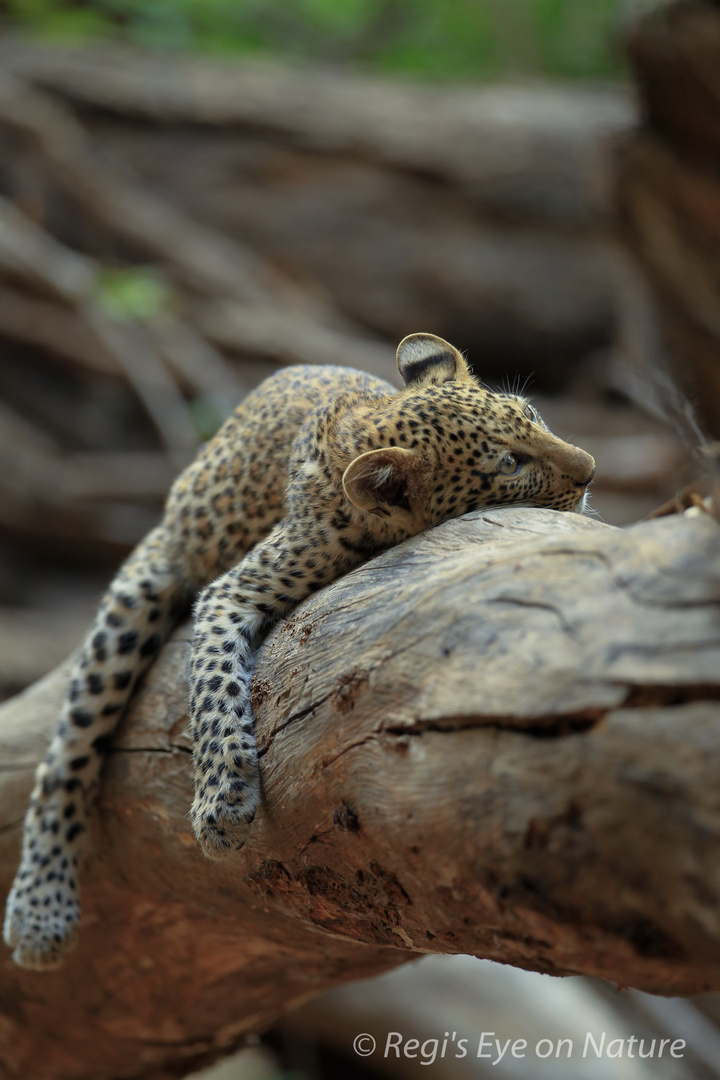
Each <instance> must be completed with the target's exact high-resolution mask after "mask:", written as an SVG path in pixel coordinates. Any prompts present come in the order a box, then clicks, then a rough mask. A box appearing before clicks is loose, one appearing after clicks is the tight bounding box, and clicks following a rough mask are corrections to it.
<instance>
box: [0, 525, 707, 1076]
mask: <svg viewBox="0 0 720 1080" xmlns="http://www.w3.org/2000/svg"><path fill="white" fill-rule="evenodd" d="M719 615H720V529H718V525H717V523H716V522H715V521H714V519H712V518H710V517H709V516H707V515H699V516H696V517H694V518H690V517H687V516H684V517H671V518H664V519H660V520H656V521H652V522H648V523H645V524H641V525H638V526H635V527H633V528H631V529H629V530H627V531H621V530H617V529H614V528H611V527H609V526H605V525H601V524H598V523H597V522H594V521H591V520H588V519H585V518H580V517H576V516H575V515H572V514H558V513H555V512H553V511H543V510H532V509H520V510H512V509H505V510H497V511H484V512H478V513H476V514H474V515H470V516H468V517H466V518H464V519H461V520H457V521H451V522H447V523H445V524H444V525H442V526H439V527H437V528H435V529H433V530H431V531H429V532H427V533H426V534H424V535H422V536H420V537H417V538H416V539H414V540H413V541H411V542H408V543H406V544H404V545H401V546H400V547H398V548H396V549H394V550H392V551H390V552H388V553H387V554H385V555H383V556H381V557H380V558H378V559H376V560H374V561H373V562H371V563H369V564H367V565H366V566H364V567H362V568H360V569H358V570H356V571H355V572H354V573H352V574H349V575H348V576H347V577H345V578H343V579H342V580H341V581H339V582H337V583H336V584H335V585H333V586H332V587H331V588H329V589H327V590H325V591H323V592H322V593H321V594H319V595H318V596H316V597H314V598H313V599H311V600H310V601H308V602H307V603H305V604H304V605H302V606H301V607H300V608H299V609H298V610H297V611H296V612H295V613H294V614H293V615H292V616H291V617H290V618H289V619H288V620H286V621H285V622H283V623H282V624H281V625H280V626H279V627H278V628H277V629H276V631H275V632H274V633H273V635H272V636H271V638H270V639H269V640H268V642H267V643H266V645H265V646H264V648H263V651H262V655H261V660H260V664H259V668H258V674H257V677H256V680H255V687H254V703H255V708H256V712H257V726H258V735H259V746H260V751H261V755H262V775H263V784H264V798H265V802H264V807H263V811H262V813H261V814H260V815H259V818H258V820H257V822H256V825H255V828H254V832H253V836H252V839H251V841H250V842H249V843H248V844H247V845H246V847H245V849H243V851H242V852H240V853H238V854H237V856H236V857H234V858H233V859H231V860H230V861H229V862H227V863H224V864H222V865H214V864H211V863H209V862H207V861H205V860H204V859H203V858H202V856H201V854H200V852H199V850H198V848H197V846H196V844H195V842H194V840H193V837H192V834H191V831H190V825H189V821H188V817H187V810H188V806H189V803H190V787H191V778H190V761H189V743H188V737H187V734H186V717H185V681H184V669H185V662H186V654H187V640H188V628H187V627H184V628H181V629H180V630H179V631H178V632H177V634H176V635H175V637H174V638H173V640H172V641H171V642H170V644H169V645H168V646H167V647H166V648H165V650H164V652H163V653H162V655H161V657H160V658H159V660H158V662H157V663H156V665H155V667H154V668H153V669H152V672H151V674H150V677H149V678H148V679H147V680H146V682H145V684H144V686H143V687H142V688H141V690H140V692H139V693H138V695H137V698H136V700H135V703H134V706H133V708H132V710H131V714H130V715H129V716H128V717H127V719H126V721H125V722H124V723H123V725H122V728H121V731H120V733H119V735H118V737H117V740H116V743H115V746H114V750H113V752H112V754H111V755H110V760H109V762H108V767H107V770H106V774H105V777H104V781H103V786H102V791H101V793H100V798H99V805H98V813H97V814H96V816H95V820H94V827H93V829H92V833H91V836H90V840H89V851H88V858H87V863H86V866H85V869H84V875H83V881H84V897H83V899H84V907H85V920H84V926H83V931H82V935H81V940H80V944H79V947H78V949H77V951H76V952H75V953H74V954H73V955H72V956H71V957H70V958H69V959H68V961H67V962H66V964H65V966H64V967H63V968H62V969H61V970H60V971H58V972H56V973H53V974H47V975H38V974H35V973H29V972H23V971H20V970H18V969H15V968H14V967H13V965H12V963H11V961H10V957H9V953H5V955H4V956H3V959H2V964H3V978H2V984H1V987H0V1040H1V1043H0V1045H1V1047H2V1049H1V1051H0V1076H2V1077H19V1076H23V1077H27V1076H34V1077H41V1076H42V1077H52V1078H53V1080H70V1078H73V1080H76V1078H78V1080H79V1078H92V1080H104V1078H113V1077H118V1076H130V1075H132V1076H136V1075H143V1074H145V1075H148V1076H152V1077H154V1078H159V1077H170V1076H179V1075H184V1073H186V1072H188V1071H189V1070H190V1067H191V1066H192V1065H196V1064H198V1063H200V1062H202V1061H203V1060H209V1059H211V1058H212V1057H214V1056H216V1055H218V1054H221V1053H223V1052H225V1051H226V1050H227V1049H229V1048H231V1047H232V1046H234V1045H236V1044H237V1043H238V1042H239V1041H241V1039H242V1036H243V1033H245V1032H248V1031H253V1030H258V1029H262V1028H264V1027H266V1026H267V1025H268V1024H269V1023H270V1022H271V1021H272V1020H273V1019H274V1018H276V1017H277V1016H279V1015H280V1014H282V1013H283V1012H285V1011H287V1010H288V1009H290V1008H291V1007H292V1006H293V1005H295V1004H296V1003H298V1002H300V1001H302V1000H304V999H307V998H309V997H311V996H313V995H315V994H318V993H320V992H321V991H322V990H324V989H327V988H328V987H331V986H333V985H336V984H338V983H341V982H346V981H349V980H352V979H355V978H358V977H362V976H369V975H372V974H374V973H376V972H379V971H382V970H385V969H388V968H391V967H393V966H395V965H397V964H400V963H403V962H404V961H406V960H408V959H411V958H413V957H416V956H417V955H418V954H420V953H423V952H437V953H471V954H475V955H477V956H483V957H489V958H492V959H496V960H501V961H504V962H507V963H512V964H516V965H518V966H520V967H526V968H534V969H536V970H540V971H546V972H551V973H554V974H564V973H569V972H573V973H586V974H594V975H601V976H604V977H606V978H609V979H611V980H614V981H615V982H618V983H620V984H623V985H634V986H637V987H640V988H643V989H647V990H652V991H657V992H663V993H690V992H697V991H703V990H720V916H719V915H718V911H720V871H719V870H718V861H717V847H718V838H719V837H720V700H719V699H720V675H719V674H718V673H719V672H720V634H719V632H718V627H719V625H720V622H719ZM63 682H64V672H63V670H62V669H60V670H58V671H57V672H55V673H54V674H53V675H51V676H49V677H48V678H47V679H46V680H44V681H43V682H42V683H40V684H38V685H37V686H35V687H34V688H32V689H31V690H30V691H28V692H27V693H26V694H24V695H22V696H21V697H19V698H17V699H15V700H14V701H12V702H9V703H8V704H6V705H5V706H3V708H2V710H1V711H0V760H1V761H2V773H1V774H0V781H1V784H0V869H1V877H2V883H3V885H8V884H9V882H10V879H11V876H12V873H13V871H14V868H15V862H16V858H17V852H18V846H19V839H20V826H21V820H22V815H23V810H24V805H25V800H26V798H27V794H28V791H29V789H30V785H31V778H32V772H33V770H34V767H35V765H36V763H37V761H38V760H39V758H40V757H41V755H42V753H43V751H44V746H45V743H46V741H47V739H48V736H49V733H50V730H51V728H52V726H53V724H54V716H55V713H56V710H57V704H58V700H59V697H60V695H61V693H62V690H63Z"/></svg>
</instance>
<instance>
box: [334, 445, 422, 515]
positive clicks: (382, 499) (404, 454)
mask: <svg viewBox="0 0 720 1080" xmlns="http://www.w3.org/2000/svg"><path fill="white" fill-rule="evenodd" d="M416 468H417V465H416V462H415V455H414V454H413V452H412V451H411V450H404V449H403V448H402V447H400V446H388V447H382V448H381V449H379V450H368V451H367V453H365V454H361V455H360V457H356V458H355V460H354V461H351V462H350V464H349V465H348V467H347V469H346V470H345V472H344V473H343V478H342V482H343V488H344V490H345V494H346V495H347V497H348V499H349V500H350V502H351V503H353V504H354V505H355V506H357V507H359V509H360V510H367V511H368V512H369V513H370V514H377V515H378V517H390V516H391V515H392V513H393V511H394V510H408V511H409V510H410V498H409V494H408V492H409V487H410V478H411V476H412V474H413V472H414V470H415V469H416Z"/></svg>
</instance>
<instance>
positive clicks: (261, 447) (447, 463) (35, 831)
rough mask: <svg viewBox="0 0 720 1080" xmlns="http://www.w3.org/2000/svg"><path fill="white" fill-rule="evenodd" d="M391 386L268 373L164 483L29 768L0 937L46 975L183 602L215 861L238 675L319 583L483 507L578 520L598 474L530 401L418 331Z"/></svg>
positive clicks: (239, 754)
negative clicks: (570, 515)
mask: <svg viewBox="0 0 720 1080" xmlns="http://www.w3.org/2000/svg"><path fill="white" fill-rule="evenodd" d="M397 365H398V369H399V372H400V375H401V377H402V380H403V384H404V385H403V388H402V389H400V390H396V389H395V388H393V387H392V386H390V385H389V384H388V383H385V382H383V381H382V380H380V379H377V378H374V377H372V376H370V375H365V374H362V373H361V372H358V371H352V370H351V369H349V368H342V367H291V368H286V369H285V370H282V371H280V372H278V373H277V374H276V375H273V376H272V377H271V378H269V379H267V380H266V381H265V382H264V383H262V385H261V386H259V387H258V388H257V389H256V390H254V391H253V392H252V393H251V394H249V395H248V397H247V398H246V399H245V401H244V402H243V403H242V404H241V405H240V406H239V407H238V408H237V409H236V410H235V412H234V413H233V414H232V416H230V418H229V419H228V420H227V421H226V423H225V424H224V425H223V427H222V428H221V429H220V431H219V432H218V434H217V435H216V436H215V438H214V439H213V440H212V441H211V442H209V443H208V444H207V445H206V446H205V447H204V448H203V449H202V451H201V452H200V454H199V456H198V458H197V459H196V461H194V462H193V464H192V465H190V466H189V467H188V468H187V469H186V470H185V472H183V473H182V475H181V476H180V477H179V478H178V479H177V480H176V481H175V484H174V485H173V487H172V489H171V491H170V495H169V497H168V500H167V504H166V507H165V514H164V517H163V520H162V523H161V524H160V525H158V527H157V528H155V529H153V531H152V532H151V533H150V534H149V535H148V536H147V537H146V538H145V540H143V541H142V543H140V544H139V545H138V547H137V548H136V550H135V551H134V552H133V553H132V555H130V557H129V558H128V560H127V561H126V562H125V564H124V565H123V567H122V568H121V569H120V571H119V573H118V575H117V577H116V578H115V579H114V581H113V582H112V583H111V584H110V586H109V588H108V591H107V592H106V594H105V596H104V597H103V599H102V601H101V603H100V607H99V609H98V612H97V615H96V617H95V621H94V623H93V625H92V628H91V629H90V632H89V633H88V636H87V638H86V640H85V642H84V644H83V646H82V647H81V649H80V651H79V653H78V655H77V657H76V660H75V663H74V667H73V669H72V672H71V675H70V679H69V682H68V687H67V692H66V695H65V700H64V703H63V706H62V711H61V715H60V718H59V722H58V726H57V730H56V732H55V736H54V738H53V740H52V742H51V744H50V748H49V751H48V753H47V756H46V757H45V759H44V761H43V762H42V764H41V765H40V766H39V768H38V770H37V776H36V781H35V787H34V789H33V792H32V796H31V800H30V808H29V810H28V812H27V816H26V818H25V826H24V835H23V846H22V857H21V863H20V869H19V870H18V873H17V877H16V879H15V882H14V884H13V887H12V891H11V893H10V896H9V898H8V902H7V914H6V919H5V931H4V936H5V941H6V942H7V943H8V945H10V947H11V948H13V949H14V950H15V951H14V954H13V955H14V959H15V961H16V962H17V963H18V964H21V965H23V966H25V967H29V968H38V969H42V968H48V967H52V966H55V965H57V964H58V963H59V962H60V961H61V959H62V956H63V954H64V953H65V952H66V951H67V950H68V949H69V948H70V947H71V946H72V945H73V944H74V941H75V936H76V932H77V926H78V922H79V918H80V908H79V892H78V884H77V862H78V852H79V847H80V843H81V841H82V838H83V834H84V832H85V830H86V827H87V816H88V809H89V805H90V803H91V801H92V797H93V794H94V791H95V790H96V788H97V783H98V776H99V771H100V765H101V762H102V755H103V751H104V749H105V748H106V747H107V745H108V740H109V739H110V738H111V736H112V733H113V731H114V730H115V728H116V726H117V723H118V721H119V719H120V717H121V715H122V713H123V711H124V709H125V707H126V705H127V702H128V700H129V698H130V695H131V694H132V691H133V689H134V687H135V686H136V685H137V682H138V680H139V679H140V678H141V677H142V675H143V673H144V672H145V671H146V670H147V668H148V667H149V665H150V664H151V663H152V661H153V659H154V657H155V656H156V654H157V652H158V650H159V649H160V647H161V646H162V644H163V642H164V641H165V640H166V639H167V637H168V635H169V634H170V632H171V630H172V629H173V627H174V626H175V625H176V624H177V623H178V621H179V620H180V619H181V618H182V617H183V616H184V615H185V614H186V613H187V611H188V610H189V608H190V606H191V604H192V603H193V600H194V599H195V598H196V601H195V624H194V635H193V641H192V649H191V658H190V673H189V681H190V707H189V716H190V729H191V733H192V739H193V762H194V780H195V799H194V802H193V805H192V811H191V816H192V824H193V829H194V831H195V835H196V836H197V839H198V841H199V842H200V845H201V847H202V849H203V851H204V852H205V854H206V855H208V856H209V857H210V858H213V859H217V858H222V857H224V856H226V855H229V854H231V853H232V852H234V851H236V850H237V849H238V848H240V847H242V845H243V843H244V842H245V838H246V837H247V835H248V830H249V829H250V824H251V822H252V820H253V817H254V815H255V812H256V810H257V807H258V803H259V799H260V776H259V771H258V763H257V754H256V749H255V736H254V731H253V716H252V710H251V705H250V681H251V678H252V673H253V665H254V659H255V653H256V650H257V648H258V644H259V642H260V640H261V638H262V635H263V634H264V633H266V632H267V630H268V628H269V627H270V626H271V625H272V624H273V623H274V622H276V621H277V620H278V619H280V618H281V617H282V616H283V615H285V614H286V613H287V612H288V611H289V610H290V609H291V608H292V607H294V606H295V605H296V604H298V603H299V602H300V601H301V600H302V599H303V598H305V597H307V596H308V595H309V594H310V593H312V592H313V591H315V590H316V589H320V588H322V587H323V586H324V585H327V584H328V583H329V582H331V581H333V580H335V579H336V578H337V577H339V576H340V575H341V574H345V573H347V571H348V570H350V569H352V568H353V567H355V566H358V565H359V564H360V563H362V562H364V561H365V560H367V559H370V558H371V557H372V556H373V555H375V554H377V553H378V552H381V551H383V550H385V549H386V548H388V547H391V546H392V545H393V544H397V543H399V542H400V541H401V540H405V539H406V538H407V537H410V536H413V535H415V534H416V533H419V532H421V531H422V530H423V529H426V528H427V527H428V526H430V525H432V524H434V523H436V522H438V521H441V520H443V519H444V518H449V517H457V516H459V515H461V514H465V513H467V512H468V511H470V510H475V509H477V508H478V507H481V506H488V505H493V506H497V505H500V504H523V505H526V506H545V507H554V508H555V509H557V510H571V511H572V510H574V511H582V509H583V508H584V505H585V497H586V490H587V486H588V484H589V483H590V481H591V480H592V478H593V476H594V473H595V462H594V461H593V459H592V458H591V457H590V455H589V454H586V453H585V452H584V451H583V450H579V449H578V448H577V447H575V446H571V445H570V444H568V443H566V442H563V441H562V440H561V439H558V438H557V437H556V436H555V435H553V434H551V432H550V431H548V429H547V427H546V425H545V424H544V423H543V421H542V419H541V418H540V416H539V415H538V414H537V412H536V411H535V410H534V409H533V407H532V406H531V405H530V404H529V403H528V402H527V400H526V399H524V398H522V397H519V396H517V395H514V394H506V393H494V392H492V391H491V390H489V389H487V388H486V387H484V386H482V384H481V383H480V381H479V380H478V379H476V378H474V377H473V375H472V373H471V371H470V369H469V367H468V365H467V364H466V362H465V360H464V358H463V356H462V355H461V354H460V353H459V352H458V351H457V349H455V348H453V346H452V345H449V344H448V343H447V342H446V341H443V340H442V339H441V338H437V337H434V336H433V335H432V334H412V335H410V336H409V337H406V338H405V339H404V340H403V341H401V343H400V345H399V347H398V350H397Z"/></svg>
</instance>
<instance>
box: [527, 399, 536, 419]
mask: <svg viewBox="0 0 720 1080" xmlns="http://www.w3.org/2000/svg"><path fill="white" fill-rule="evenodd" d="M525 415H526V416H527V418H528V420H537V418H538V414H537V409H535V408H533V406H532V405H530V404H529V403H528V404H527V405H526V406H525Z"/></svg>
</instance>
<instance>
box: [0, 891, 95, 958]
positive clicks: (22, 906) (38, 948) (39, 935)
mask: <svg viewBox="0 0 720 1080" xmlns="http://www.w3.org/2000/svg"><path fill="white" fill-rule="evenodd" d="M21 874H22V871H21ZM79 923H80V902H79V896H78V893H77V887H76V886H75V885H74V882H73V883H70V882H68V881H61V882H58V881H57V880H51V881H47V880H43V881H41V882H40V883H38V880H37V879H35V880H34V881H33V879H32V877H30V878H28V877H21V876H20V874H19V875H18V877H17V878H16V880H15V884H14V885H13V887H12V889H11V891H10V895H9V896H8V900H7V906H6V909H5V925H4V928H3V937H4V939H5V943H6V944H7V945H9V946H10V948H11V949H13V950H14V951H13V960H14V961H15V963H16V964H19V965H20V967H24V968H31V969H33V970H35V971H45V970H47V969H48V968H55V967H59V966H60V964H62V962H63V959H64V957H65V953H67V952H69V951H70V950H71V949H73V948H74V947H75V944H76V941H77V931H78V925H79Z"/></svg>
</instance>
